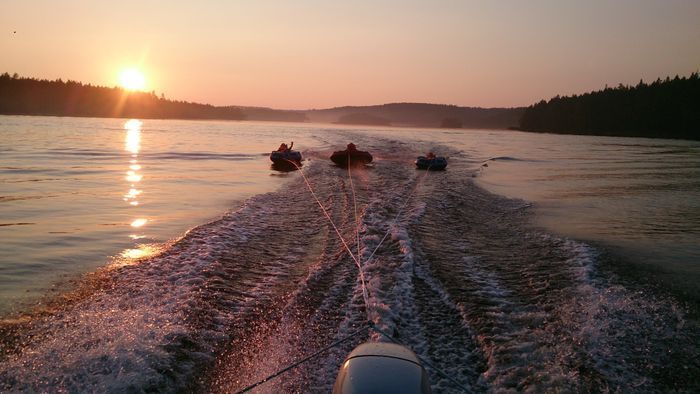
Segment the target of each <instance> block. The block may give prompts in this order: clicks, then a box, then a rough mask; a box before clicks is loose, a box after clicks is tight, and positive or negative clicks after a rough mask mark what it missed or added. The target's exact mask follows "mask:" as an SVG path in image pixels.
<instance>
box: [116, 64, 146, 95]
mask: <svg viewBox="0 0 700 394" xmlns="http://www.w3.org/2000/svg"><path fill="white" fill-rule="evenodd" d="M119 84H120V85H121V86H122V87H123V88H124V89H128V90H143V89H144V88H145V87H146V78H145V77H144V76H143V73H141V71H139V70H137V69H135V68H129V69H126V70H124V71H122V72H121V74H119Z"/></svg>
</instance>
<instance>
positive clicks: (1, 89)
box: [0, 73, 246, 120]
mask: <svg viewBox="0 0 700 394" xmlns="http://www.w3.org/2000/svg"><path fill="white" fill-rule="evenodd" d="M0 114H5V115H55V116H79V117H115V118H151V119H228V120H242V119H245V118H246V116H245V114H244V113H243V111H241V109H239V108H238V107H215V106H213V105H209V104H199V103H191V102H186V101H175V100H168V99H166V98H165V97H163V96H162V95H161V97H158V96H157V95H156V93H155V92H150V93H147V92H137V91H128V90H125V89H122V88H118V87H114V88H108V87H103V86H93V85H90V84H83V83H80V82H76V81H70V80H69V81H65V82H64V81H63V80H61V79H57V80H54V81H50V80H46V79H34V78H24V77H20V76H19V75H17V74H16V73H15V74H14V75H10V74H9V73H4V74H2V75H0Z"/></svg>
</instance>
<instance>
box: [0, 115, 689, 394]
mask: <svg viewBox="0 0 700 394" xmlns="http://www.w3.org/2000/svg"><path fill="white" fill-rule="evenodd" d="M0 136H1V137H2V138H1V139H0V155H1V156H0V223H1V224H2V225H1V226H0V237H1V238H0V239H2V243H0V300H2V305H1V306H0V309H2V313H4V314H5V316H6V317H5V318H3V319H2V320H0V343H1V344H2V346H1V347H0V349H2V351H0V390H2V391H56V390H66V391H216V392H220V391H226V392H231V391H236V390H239V389H241V388H242V387H245V386H246V385H247V384H250V383H252V382H255V381H256V380H259V379H261V378H263V377H265V376H267V375H269V374H271V373H273V372H275V371H276V370H278V369H280V368H282V367H283V366H285V365H288V364H289V363H290V362H292V361H294V360H296V359H298V358H299V357H301V355H305V354H309V353H310V352H312V351H315V350H317V349H319V348H321V347H323V346H325V345H327V344H328V343H331V342H333V341H336V340H338V339H340V338H342V337H344V336H345V335H347V334H348V333H349V332H352V331H354V330H355V329H357V328H358V327H360V326H361V325H362V324H364V322H366V320H367V319H368V318H369V319H371V320H373V321H374V322H375V323H376V324H377V326H379V327H382V328H383V329H384V330H385V331H387V332H393V333H396V334H398V335H399V338H401V339H402V340H403V341H405V342H406V343H407V345H408V346H410V347H411V348H412V349H413V350H414V351H415V352H417V353H418V354H420V355H421V356H423V357H424V358H425V359H427V360H430V362H431V363H432V364H434V365H436V366H438V367H439V368H441V369H442V370H444V371H446V372H447V373H448V374H449V375H450V376H452V377H453V378H454V379H456V380H457V381H459V382H460V384H462V385H463V386H467V387H469V388H470V389H471V390H472V391H475V392H491V391H501V390H515V391H525V390H531V391H567V392H569V391H577V392H578V391H584V392H588V391H608V390H612V391H623V392H629V391H698V390H700V386H698V381H697V376H698V374H699V373H700V364H699V363H698V360H700V353H699V351H698V349H700V329H698V319H697V306H698V299H700V297H699V296H698V288H699V286H698V285H697V283H700V282H699V280H700V265H699V264H698V262H699V261H700V259H698V257H699V251H700V242H698V240H699V238H700V237H699V234H700V207H699V205H698V204H699V202H700V143H697V142H687V141H667V140H648V139H633V138H609V137H583V136H560V135H547V134H526V133H520V132H511V131H480V130H419V129H394V128H374V127H344V126H337V125H308V124H281V123H280V124H265V123H246V122H195V121H155V120H144V121H136V120H134V121H127V120H118V119H71V118H48V117H46V118H44V117H0ZM290 140H293V141H294V142H295V147H298V148H299V149H300V150H301V151H302V153H303V154H304V157H305V158H306V160H305V161H304V164H303V168H302V170H301V171H302V173H303V174H304V175H305V176H306V179H308V181H309V186H310V187H311V188H312V189H313V190H314V191H315V192H316V194H317V196H318V197H319V200H320V201H321V203H322V204H323V205H324V208H325V209H326V210H327V212H328V215H329V216H330V217H331V219H332V220H333V222H334V223H335V224H336V225H337V228H338V230H339V232H340V233H341V235H342V236H343V238H344V239H346V240H353V241H352V242H350V244H352V245H353V249H354V250H356V252H355V253H356V254H357V256H358V258H359V260H360V261H361V262H362V267H363V268H362V271H363V273H364V276H365V278H366V282H367V289H366V290H367V294H368V297H369V298H368V302H369V305H368V306H367V305H365V303H364V302H363V294H364V291H363V288H362V285H361V282H360V281H359V272H358V269H357V267H356V266H355V264H354V262H353V260H352V259H351V258H350V256H349V254H348V253H347V251H346V250H345V248H344V246H343V244H342V242H341V241H340V240H339V239H338V237H337V235H336V233H335V230H334V229H333V228H332V227H331V226H330V224H329V222H328V220H326V218H325V217H324V216H323V215H322V214H321V213H320V211H319V208H318V206H317V205H316V202H315V200H314V199H313V198H312V197H311V196H310V194H309V191H308V189H307V185H306V184H305V182H304V178H302V177H301V174H302V173H300V172H298V171H296V172H277V171H274V170H272V169H271V168H270V164H269V160H268V158H267V155H268V154H269V151H270V150H271V149H273V148H275V147H276V146H278V145H279V143H280V142H282V141H286V142H288V141H290ZM349 141H353V142H355V143H356V144H357V145H358V146H359V147H360V148H361V149H367V150H370V151H371V152H372V154H373V155H374V157H375V161H374V163H373V165H372V166H369V167H367V168H358V169H354V170H352V171H348V170H345V169H341V168H337V167H335V166H332V165H331V164H330V162H329V161H328V157H329V155H330V153H331V152H332V151H333V150H335V149H338V148H340V147H343V146H344V145H345V144H346V143H347V142H349ZM428 150H433V151H435V152H436V153H438V154H442V155H445V156H448V157H449V165H448V168H447V171H443V172H432V173H426V172H422V171H416V170H415V169H414V167H413V165H412V161H413V160H414V158H415V157H416V156H417V155H418V154H422V153H425V152H426V151H428ZM397 214H398V216H397ZM384 236H386V241H385V242H384V243H381V241H380V240H381V239H382V238H383V237H384ZM355 244H356V246H355ZM81 274H87V275H86V277H85V279H79V278H80V275H81ZM74 278H78V279H76V280H73V281H72V282H70V283H71V284H70V285H69V284H67V283H66V280H67V279H74ZM94 279H97V280H94ZM51 288H53V289H55V290H56V291H55V293H63V292H66V291H68V290H71V289H73V288H75V289H77V290H75V291H73V292H70V293H68V295H69V296H68V297H67V298H58V297H56V296H55V297H52V296H48V297H46V298H44V299H43V300H44V301H43V302H45V304H44V305H45V306H43V307H41V308H38V309H36V308H34V307H32V305H33V304H32V303H33V302H35V301H36V300H37V297H38V296H40V295H42V294H45V293H46V291H47V290H48V289H51ZM12 310H15V311H20V312H14V313H10V311H12ZM379 339H381V338H379V337H377V336H376V335H369V334H368V335H366V336H364V337H357V340H356V341H355V342H352V341H351V342H348V343H345V344H344V345H342V346H340V347H338V348H335V349H334V350H332V351H330V352H328V353H326V354H324V355H323V356H321V357H319V358H317V359H314V360H313V361H311V362H309V363H308V364H307V365H305V366H304V367H303V368H298V369H296V370H294V371H293V372H291V373H289V374H285V375H282V376H280V377H279V378H278V379H276V380H274V381H272V382H269V383H267V384H266V385H263V386H261V389H260V392H308V391H320V392H328V391H329V390H330V387H332V384H333V381H334V379H335V375H336V373H337V370H338V367H339V365H340V363H341V362H342V360H343V358H344V357H345V355H346V354H347V353H348V352H349V351H350V350H351V349H352V347H353V346H354V345H356V344H357V343H359V342H362V341H367V340H370V341H371V340H379ZM429 374H430V380H431V383H432V385H433V389H434V391H436V392H454V390H455V389H454V387H452V386H451V383H450V381H449V380H447V379H444V378H443V377H441V376H440V375H438V374H437V373H436V372H435V371H432V370H431V371H429Z"/></svg>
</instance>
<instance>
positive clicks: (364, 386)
mask: <svg viewBox="0 0 700 394" xmlns="http://www.w3.org/2000/svg"><path fill="white" fill-rule="evenodd" d="M360 393H362V394H374V393H376V394H380V393H381V394H392V393H396V394H429V393H430V382H429V381H428V374H427V373H426V372H425V369H424V368H423V366H422V365H421V364H420V360H418V357H416V355H415V353H413V352H412V351H411V350H410V349H408V348H406V347H404V346H401V345H397V344H395V343H385V342H373V343H363V344H362V345H360V346H358V347H356V348H355V350H353V351H352V352H350V354H349V355H348V357H347V358H346V359H345V361H343V365H342V366H341V367H340V371H339V372H338V377H337V378H336V380H335V385H334V386H333V394H360Z"/></svg>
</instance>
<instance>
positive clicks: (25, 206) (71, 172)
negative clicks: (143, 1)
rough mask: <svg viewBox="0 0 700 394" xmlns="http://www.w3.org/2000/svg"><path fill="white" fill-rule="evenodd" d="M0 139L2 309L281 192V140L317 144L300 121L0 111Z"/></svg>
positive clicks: (153, 249) (152, 250)
mask: <svg viewBox="0 0 700 394" xmlns="http://www.w3.org/2000/svg"><path fill="white" fill-rule="evenodd" d="M0 136H1V137H2V139H1V140H0V152H1V155H2V156H1V157H0V185H1V186H2V187H1V188H0V237H1V238H2V244H1V246H0V311H6V310H8V309H9V308H11V307H13V306H17V305H19V304H20V303H21V301H25V300H27V299H34V298H36V297H37V296H38V295H41V294H43V293H44V292H45V291H46V289H47V288H48V287H49V286H51V285H53V284H55V282H56V281H57V280H61V279H64V280H65V279H66V278H71V277H73V276H74V275H76V274H79V273H82V272H86V271H90V270H93V269H95V268H98V267H102V266H104V265H105V264H110V263H113V260H114V259H116V260H117V262H116V263H117V264H124V263H128V261H129V260H133V259H138V258H141V257H145V256H147V255H150V254H154V253H157V252H158V251H160V250H161V249H162V246H163V243H164V242H166V241H169V240H172V239H175V238H178V237H180V236H182V234H183V233H184V232H185V231H186V230H188V229H190V228H192V227H194V226H196V225H199V224H202V223H205V222H206V221H210V220H214V219H216V218H218V217H220V216H221V215H222V213H223V212H225V211H227V210H229V209H235V208H236V207H237V206H239V205H240V203H242V202H243V201H244V199H246V198H248V197H251V196H253V195H255V194H259V193H264V192H268V191H272V190H274V189H275V188H276V187H277V186H278V185H279V184H280V178H284V177H286V176H288V174H285V173H280V172H277V171H272V170H271V169H270V165H269V159H268V157H267V155H268V154H269V152H267V153H266V151H269V150H272V149H273V147H276V146H278V145H279V142H278V141H287V142H288V143H289V140H290V139H295V140H296V141H295V142H296V144H297V145H302V146H304V147H305V148H307V149H310V148H313V147H314V146H317V145H318V142H316V141H315V140H313V139H312V138H310V132H309V130H307V129H300V128H299V127H298V126H288V127H278V126H268V125H265V124H247V125H245V126H241V124H238V123H231V122H187V121H159V120H148V121H145V122H141V121H138V120H132V121H129V120H124V119H80V118H55V117H14V116H3V117H0Z"/></svg>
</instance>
